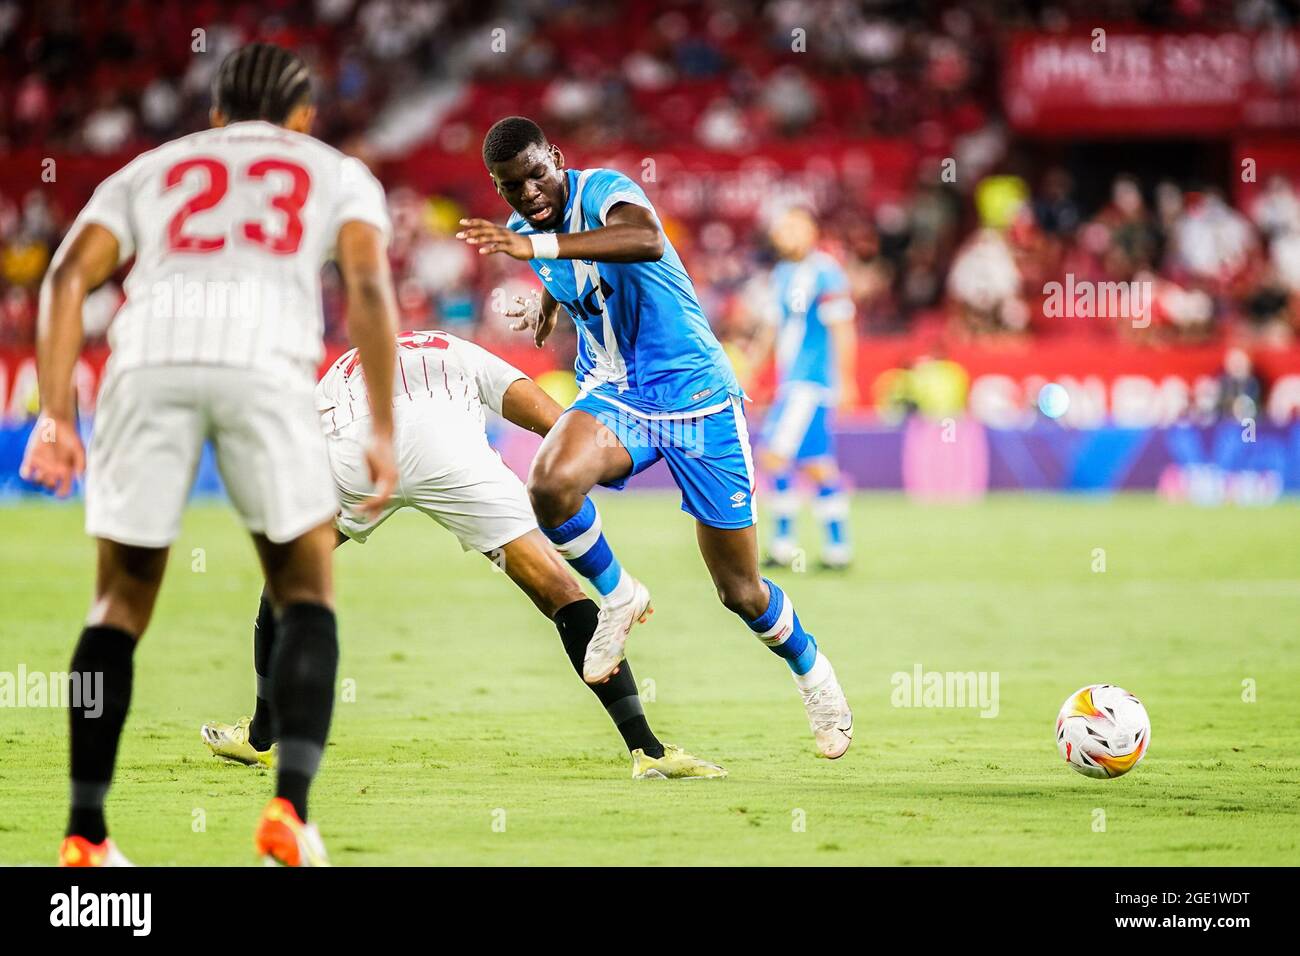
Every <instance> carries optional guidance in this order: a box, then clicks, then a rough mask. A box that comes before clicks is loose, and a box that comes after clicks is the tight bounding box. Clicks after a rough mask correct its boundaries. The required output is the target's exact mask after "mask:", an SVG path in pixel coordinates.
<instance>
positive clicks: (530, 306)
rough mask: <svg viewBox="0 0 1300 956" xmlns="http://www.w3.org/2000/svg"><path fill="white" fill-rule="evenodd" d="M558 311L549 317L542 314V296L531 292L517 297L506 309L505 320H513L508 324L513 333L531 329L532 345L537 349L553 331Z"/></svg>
mask: <svg viewBox="0 0 1300 956" xmlns="http://www.w3.org/2000/svg"><path fill="white" fill-rule="evenodd" d="M557 314H558V310H556V311H552V312H551V314H550V315H543V314H542V294H541V293H540V292H533V293H532V294H531V295H526V296H525V295H517V296H515V299H514V302H513V303H512V304H511V306H510V308H508V309H506V312H505V316H506V318H507V319H514V320H515V321H513V322H511V323H510V328H511V330H512V331H515V332H523V331H525V330H527V329H532V332H533V345H535V346H537V347H538V348H539V349H540V348H541V347H542V345H543V343H545V342H546V338H547V336H549V335H550V334H551V332H553V331H554V330H555V321H556V315H557Z"/></svg>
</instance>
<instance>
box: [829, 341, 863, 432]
mask: <svg viewBox="0 0 1300 956" xmlns="http://www.w3.org/2000/svg"><path fill="white" fill-rule="evenodd" d="M827 331H828V332H829V333H830V336H831V341H832V343H833V344H834V347H835V362H836V365H837V366H838V367H837V371H838V373H839V383H840V403H839V404H840V408H842V409H844V410H846V411H848V410H851V409H854V408H856V407H857V404H858V335H857V330H856V328H855V326H854V323H853V321H852V320H851V319H850V320H849V321H848V322H836V323H834V324H832V325H831V326H829V328H828V329H827Z"/></svg>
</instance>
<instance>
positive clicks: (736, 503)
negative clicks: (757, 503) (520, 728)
mask: <svg viewBox="0 0 1300 956" xmlns="http://www.w3.org/2000/svg"><path fill="white" fill-rule="evenodd" d="M748 497H749V495H748V494H747V493H746V492H743V491H737V492H736V493H735V494H734V495H732V496H731V501H732V505H731V507H733V508H743V507H745V499H746V498H748Z"/></svg>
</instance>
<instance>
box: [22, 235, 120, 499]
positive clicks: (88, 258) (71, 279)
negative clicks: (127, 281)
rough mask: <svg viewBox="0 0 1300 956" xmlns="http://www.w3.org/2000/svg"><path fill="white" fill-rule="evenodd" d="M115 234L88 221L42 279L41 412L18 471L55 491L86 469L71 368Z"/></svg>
mask: <svg viewBox="0 0 1300 956" xmlns="http://www.w3.org/2000/svg"><path fill="white" fill-rule="evenodd" d="M118 248H119V247H118V243H117V237H116V236H114V235H113V234H112V233H111V232H109V231H108V230H107V229H105V228H104V227H103V226H101V225H98V224H96V223H93V222H91V223H87V224H85V225H84V226H82V227H81V228H80V230H78V232H77V234H76V235H75V236H73V237H71V238H70V239H69V240H68V241H66V242H64V244H63V245H62V246H60V247H59V251H58V252H57V253H56V254H55V257H54V262H53V263H52V264H51V266H50V269H49V271H48V272H46V273H45V280H44V281H43V282H42V283H41V300H40V315H39V318H38V319H37V326H36V375H37V380H38V384H39V386H40V396H41V414H40V418H39V419H38V420H37V422H36V427H35V429H33V431H32V436H31V440H30V441H29V442H28V443H27V451H26V454H24V456H23V464H22V468H21V470H20V471H21V474H22V476H23V477H24V478H26V479H27V480H29V481H34V482H36V483H37V484H39V485H42V486H44V487H45V488H48V489H50V490H51V491H53V492H55V494H59V495H66V494H68V493H69V492H70V491H72V482H73V479H75V478H76V477H77V476H78V475H80V474H81V472H82V471H83V470H84V469H85V467H86V454H85V451H84V450H83V449H82V447H81V439H80V438H79V437H78V436H77V424H76V409H75V407H74V403H73V392H72V370H73V368H74V367H75V366H76V364H77V356H78V355H79V354H80V352H81V342H82V337H83V334H84V333H83V327H82V323H81V307H82V305H84V304H85V301H86V296H87V295H88V294H90V292H91V291H93V290H94V289H95V288H96V287H97V286H99V285H101V284H102V283H103V282H105V281H107V279H108V277H109V276H111V275H112V274H113V270H114V269H116V268H117V256H118Z"/></svg>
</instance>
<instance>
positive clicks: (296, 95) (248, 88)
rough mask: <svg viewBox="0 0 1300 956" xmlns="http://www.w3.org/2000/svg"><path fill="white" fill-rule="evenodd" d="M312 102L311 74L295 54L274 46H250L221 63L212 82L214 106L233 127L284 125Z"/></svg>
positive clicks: (263, 44) (268, 44)
mask: <svg viewBox="0 0 1300 956" xmlns="http://www.w3.org/2000/svg"><path fill="white" fill-rule="evenodd" d="M310 99H311V74H310V73H309V72H308V70H307V64H306V63H304V62H303V61H302V58H301V57H299V56H298V54H296V53H291V52H289V51H288V50H286V49H284V48H283V47H279V46H276V45H275V44H273V43H249V44H248V45H247V46H242V47H240V48H239V49H238V50H235V51H234V52H233V53H231V54H229V55H228V56H227V57H226V58H225V59H224V60H222V61H221V66H220V67H218V68H217V73H216V76H214V77H213V79H212V105H213V106H214V107H215V108H216V109H217V110H218V111H220V112H221V113H222V114H223V115H224V116H225V117H226V119H227V121H229V122H231V123H238V122H240V121H242V120H259V119H260V120H266V121H268V122H271V123H283V122H284V121H285V120H286V119H288V117H289V114H290V113H291V112H292V111H293V108H294V107H295V106H297V105H298V104H300V103H302V102H304V101H308V100H310Z"/></svg>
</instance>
